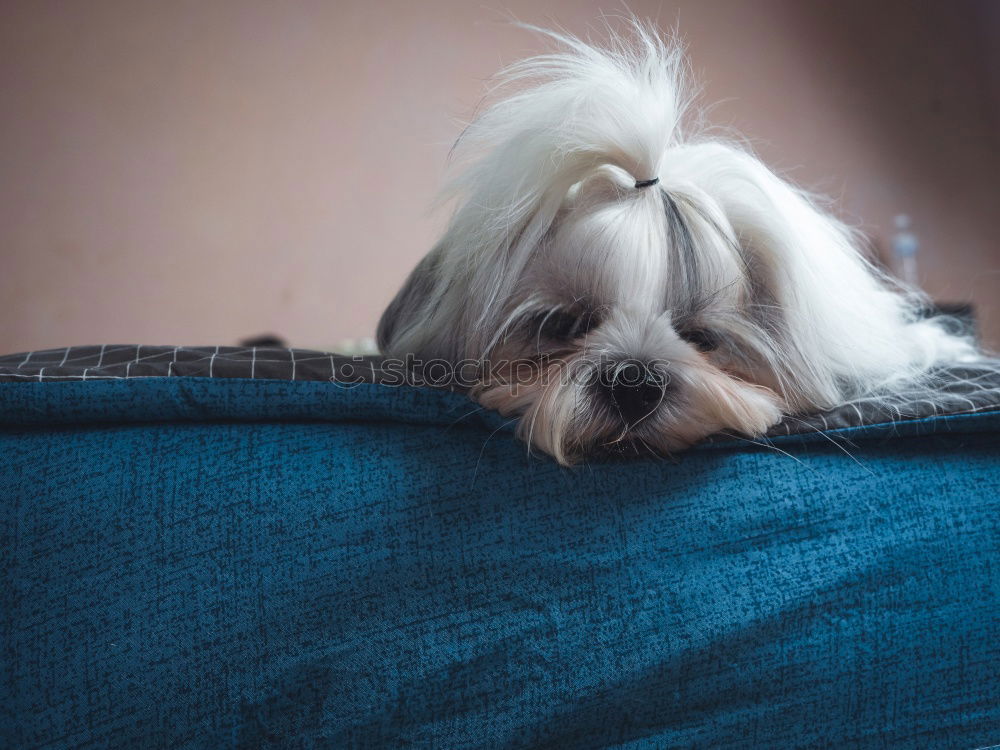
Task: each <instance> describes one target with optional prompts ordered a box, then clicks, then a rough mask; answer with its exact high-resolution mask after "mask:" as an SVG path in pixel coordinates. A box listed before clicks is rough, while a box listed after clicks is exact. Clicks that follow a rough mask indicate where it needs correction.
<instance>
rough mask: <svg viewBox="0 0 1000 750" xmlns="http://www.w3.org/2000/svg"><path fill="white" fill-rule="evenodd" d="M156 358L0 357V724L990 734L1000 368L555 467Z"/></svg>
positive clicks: (447, 400)
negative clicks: (953, 382) (948, 394)
mask: <svg viewBox="0 0 1000 750" xmlns="http://www.w3.org/2000/svg"><path fill="white" fill-rule="evenodd" d="M133 350H134V351H133ZM172 352H173V353H172V354H171V349H156V348H152V347H147V348H146V352H145V353H144V352H142V351H140V350H139V349H138V348H136V347H130V348H128V349H126V348H121V349H120V350H119V349H116V348H114V347H102V348H100V352H99V354H98V350H97V349H96V348H95V349H80V350H77V351H76V352H73V351H68V352H67V351H63V350H60V351H56V352H47V353H40V354H39V353H32V354H28V355H24V354H21V355H16V356H12V357H6V358H0V503H2V505H0V517H2V524H0V534H2V540H0V541H2V544H0V556H2V557H0V560H2V571H3V587H2V593H0V622H2V626H3V631H2V632H3V654H4V666H3V680H2V682H0V747H5V748H6V747H9V748H36V747H37V748H42V747H44V748H61V747H122V748H227V747H246V748H256V747H275V748H278V747H281V748H284V747H288V748H321V747H336V748H342V747H343V748H381V747H387V748H397V747H415V748H423V747H428V748H429V747H435V748H612V747H614V748H668V747H704V748H730V747H732V748H739V747H780V748H794V747H836V748H920V747H930V748H957V747H961V748H979V747H984V746H989V745H997V744H1000V396H998V394H1000V383H996V384H990V383H985V384H984V383H983V382H981V381H980V382H978V383H977V384H976V389H975V393H973V392H971V391H970V390H966V391H962V393H961V394H960V396H961V398H964V399H965V400H966V401H967V402H968V403H969V404H971V406H970V407H966V408H965V411H964V412H963V411H962V409H961V408H958V407H956V409H954V410H953V411H952V412H951V413H940V410H938V411H935V412H934V413H933V414H929V415H926V414H925V415H924V416H910V417H906V418H903V417H900V418H897V419H894V420H891V421H886V420H883V421H877V420H874V421H873V420H872V419H871V418H868V419H865V418H864V417H863V416H862V415H861V414H860V413H859V415H858V421H857V423H856V424H854V425H853V426H835V425H838V424H841V422H842V421H843V420H844V419H847V417H845V416H844V415H843V414H839V415H826V417H824V418H825V420H826V421H825V422H824V424H826V425H827V429H825V430H822V429H816V428H815V424H813V423H811V424H810V427H811V429H807V430H805V431H803V432H799V433H797V434H796V433H794V432H793V431H792V430H791V429H789V428H787V426H786V428H785V431H784V434H776V435H774V436H773V437H772V439H771V440H769V441H767V445H766V446H763V447H761V446H756V445H752V444H749V443H743V442H732V441H728V442H727V441H718V442H714V443H712V442H710V443H708V444H706V445H704V446H702V447H699V448H697V449H694V450H691V451H689V452H687V453H686V454H684V455H683V456H681V457H679V460H677V461H676V462H670V461H657V460H652V459H649V460H643V461H637V460H617V461H605V462H599V463H591V464H586V465H582V466H579V467H575V468H572V469H564V468H560V467H559V466H557V465H556V464H554V463H553V462H552V461H550V460H548V459H547V458H544V457H537V456H529V455H528V453H527V451H526V449H525V446H524V445H523V444H521V443H519V442H517V441H516V440H515V439H514V438H513V435H512V433H511V430H510V426H509V425H508V424H507V423H506V422H505V421H504V420H502V419H500V418H499V417H497V416H496V415H494V414H489V413H485V412H483V411H481V410H477V409H476V407H475V405H474V404H471V403H470V402H469V401H468V399H466V398H465V397H464V396H462V395H460V394H456V393H449V392H445V391H441V390H433V389H427V388H415V387H408V386H407V387H395V388H394V387H389V386H387V385H381V384H378V383H377V382H374V381H373V380H372V379H371V378H360V379H358V378H353V379H352V378H345V379H343V380H342V381H340V382H338V381H337V374H336V372H335V370H337V365H338V362H339V363H340V369H341V370H343V369H344V362H343V361H340V360H335V359H333V358H330V357H329V355H325V354H319V353H308V352H298V355H297V358H296V353H295V352H291V354H289V353H288V350H280V351H266V352H261V351H256V350H254V351H253V352H252V358H251V356H250V354H248V353H247V352H245V351H240V350H224V349H220V348H209V349H187V350H184V349H179V348H175V349H173V350H172ZM98 357H99V359H98ZM25 359H26V360H27V361H25ZM290 363H292V364H291V368H290V369H289V367H288V365H289V364H290ZM328 365H329V368H330V371H329V373H328V374H327V372H326V370H324V369H323V368H325V367H327V366H328ZM206 368H208V369H206ZM355 369H356V370H360V371H364V370H365V367H364V366H359V367H358V368H355ZM209 375H211V377H209ZM331 377H332V378H333V381H331ZM359 380H360V381H363V382H359ZM348 381H349V382H348ZM994 386H996V388H995V389H994V391H993V392H992V393H990V389H991V388H993V387H994ZM984 392H985V395H984ZM956 403H957V402H956ZM900 413H901V414H902V411H901V412H900ZM869 417H870V415H869ZM838 420H840V421H838Z"/></svg>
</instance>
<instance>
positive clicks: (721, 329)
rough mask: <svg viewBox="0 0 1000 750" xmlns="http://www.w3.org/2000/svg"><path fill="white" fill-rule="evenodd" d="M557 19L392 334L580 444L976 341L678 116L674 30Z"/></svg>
mask: <svg viewBox="0 0 1000 750" xmlns="http://www.w3.org/2000/svg"><path fill="white" fill-rule="evenodd" d="M550 36H553V37H554V38H555V39H556V41H557V42H559V43H560V44H561V45H562V50H561V51H559V52H557V53H554V54H550V55H545V56H542V57H537V58H532V59H529V60H527V61H524V62H522V63H519V64H517V65H515V66H513V67H512V68H510V69H508V70H507V72H506V75H505V78H504V81H505V83H506V84H507V85H508V86H516V87H517V90H516V91H514V92H513V93H511V94H509V95H508V96H507V97H506V98H501V99H499V101H497V102H496V103H495V104H493V105H492V106H491V107H489V108H488V109H486V111H485V112H484V113H483V114H481V115H480V116H479V117H478V118H477V119H476V120H475V121H474V122H473V123H472V124H471V125H470V126H469V127H468V128H467V129H466V131H465V133H464V134H463V135H462V137H461V139H460V140H459V143H458V144H457V148H456V153H457V158H458V159H457V160H458V163H459V167H460V168H459V170H458V176H457V177H456V178H455V179H454V181H453V182H452V183H451V185H450V186H449V190H448V194H449V195H450V196H453V197H454V198H456V199H457V205H456V210H455V214H454V216H453V218H452V221H451V223H450V225H449V227H448V230H447V231H446V233H445V235H444V237H443V238H442V240H441V242H440V243H439V244H438V246H437V247H436V248H435V249H434V250H433V251H432V252H431V253H430V254H429V255H428V256H427V257H425V258H424V260H423V261H422V262H421V263H420V264H419V266H418V267H417V268H416V270H415V271H414V272H413V273H412V274H411V276H410V278H409V280H408V281H407V282H406V284H405V286H404V288H403V289H402V290H401V291H400V292H399V294H398V295H397V297H396V298H395V300H393V302H392V303H391V305H390V306H389V308H388V309H387V310H386V312H385V314H384V315H383V318H382V321H381V323H380V325H379V334H378V338H379V344H380V347H381V348H382V350H383V352H384V353H385V354H387V355H390V356H403V355H406V354H412V355H414V356H415V357H417V358H418V359H423V360H425V361H426V360H431V359H444V360H446V361H447V362H451V363H453V364H458V363H462V362H464V363H466V366H467V364H468V362H469V361H472V362H474V363H475V364H476V365H477V367H478V369H477V372H478V378H477V382H476V383H474V384H471V392H472V394H473V396H474V397H475V398H476V399H477V400H479V401H480V402H481V403H482V404H484V405H486V406H488V407H491V408H495V409H498V410H499V411H501V412H503V413H505V414H511V415H517V416H520V417H521V421H520V432H521V435H522V436H523V437H525V439H527V440H528V441H529V442H530V443H532V444H533V445H535V446H537V447H539V448H541V449H543V450H544V451H546V452H548V453H550V454H551V455H553V456H555V457H556V458H557V459H558V460H560V461H561V462H566V463H568V462H571V461H573V460H574V459H576V458H578V457H580V456H582V455H586V454H589V453H591V452H594V451H598V450H601V449H603V448H618V449H620V448H627V449H631V450H637V451H645V450H647V449H648V450H650V451H652V452H654V453H664V452H670V451H674V450H677V449H679V448H682V447H685V446H687V445H690V444H691V443H693V442H695V441H697V440H699V439H701V438H703V437H705V436H707V435H709V434H711V433H714V432H719V431H726V430H732V431H735V432H738V433H742V434H745V435H751V436H752V435H759V434H761V433H763V432H765V431H766V430H767V428H768V427H769V426H771V425H773V424H774V423H775V422H777V421H778V420H779V419H780V418H781V415H782V414H783V413H790V412H799V411H806V410H810V409H816V408H820V407H828V406H832V405H834V404H836V403H838V402H841V401H843V400H845V399H848V398H852V397H855V396H857V395H858V394H861V393H866V392H875V391H876V390H877V389H878V388H882V387H885V386H887V385H889V384H891V383H893V382H895V381H898V380H899V379H900V378H904V377H910V376H912V375H913V374H914V372H916V371H918V370H920V369H921V368H924V369H926V368H927V367H928V366H930V365H931V364H932V363H933V362H935V361H938V360H940V359H943V358H947V357H952V356H957V355H959V354H961V353H962V352H964V351H966V350H967V349H968V345H967V344H966V343H965V342H963V341H960V340H958V339H954V338H952V337H950V336H949V335H948V334H947V333H946V332H945V331H944V330H943V329H941V328H940V327H939V326H938V325H937V324H935V323H933V322H928V321H918V320H916V316H915V314H914V312H913V310H914V305H915V302H914V299H913V298H912V297H911V296H907V295H904V294H903V293H901V292H900V291H899V290H898V289H895V288H893V287H892V286H891V285H889V284H888V283H886V280H885V278H884V277H883V276H882V275H881V274H879V273H878V272H876V271H875V270H874V269H873V267H872V266H871V265H870V264H869V263H868V262H867V261H866V260H865V259H864V257H863V256H862V254H861V253H860V252H859V251H858V249H857V246H856V240H855V238H854V236H853V235H852V234H851V232H850V231H849V230H847V229H846V228H845V227H843V226H842V225H841V224H839V223H838V222H837V221H835V220H834V219H832V218H831V217H829V216H827V215H826V214H824V213H823V212H822V211H820V210H819V209H818V208H817V207H816V206H815V204H814V203H813V202H812V201H811V200H810V199H809V198H808V197H807V196H805V195H804V194H803V193H801V192H800V191H798V190H796V189H795V188H793V187H791V186H790V185H788V184H787V183H786V182H784V181H783V180H781V179H780V178H779V177H777V176H776V175H775V174H774V173H772V172H771V171H770V170H768V169H767V167H765V166H764V165H763V164H762V163H761V162H759V161H758V160H757V159H756V158H754V157H753V156H752V155H750V154H749V153H747V152H746V151H744V150H743V149H741V148H738V147H736V146H734V145H732V144H729V143H726V142H722V141H718V140H711V139H707V138H704V137H701V136H699V135H689V134H687V133H686V132H685V127H684V123H685V109H686V101H687V100H686V98H685V94H684V90H685V89H684V85H683V79H684V75H683V72H684V67H683V58H682V56H681V54H680V52H679V51H678V48H677V47H676V46H672V45H670V44H667V43H665V42H663V41H662V40H661V39H660V38H658V37H657V36H656V35H654V34H653V33H652V32H651V31H649V30H648V29H645V28H643V27H641V26H639V25H635V27H634V28H633V29H632V34H631V35H630V37H629V38H628V39H622V38H616V39H614V40H613V41H612V43H611V45H610V46H609V47H607V48H603V49H599V48H595V47H592V46H590V45H588V44H585V43H583V42H581V41H579V40H577V39H574V38H570V37H566V36H562V35H550ZM466 371H467V369H466Z"/></svg>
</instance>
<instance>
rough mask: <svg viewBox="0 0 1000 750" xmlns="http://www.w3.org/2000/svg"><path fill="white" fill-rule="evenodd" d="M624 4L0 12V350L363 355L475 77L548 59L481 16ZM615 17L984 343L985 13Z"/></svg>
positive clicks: (428, 223)
mask: <svg viewBox="0 0 1000 750" xmlns="http://www.w3.org/2000/svg"><path fill="white" fill-rule="evenodd" d="M622 7H623V6H622V5H621V3H619V2H607V3H599V2H589V1H588V2H570V1H569V0H504V2H503V3H502V4H497V5H495V6H492V5H491V6H483V5H479V4H477V3H472V2H463V1H462V0H428V1H427V2H414V1H413V0H399V1H388V2H379V1H377V0H375V1H368V2H364V1H361V0H357V1H353V2H348V1H346V0H329V1H326V2H323V1H320V0H316V1H306V0H296V1H294V2H281V3H278V2H272V1H270V0H210V1H206V0H163V1H161V2H145V1H144V0H86V1H84V0H76V1H75V2H53V1H50V0H25V1H19V0H4V2H3V3H2V4H0V91H2V93H3V104H2V110H0V299H2V301H3V307H2V309H3V312H2V313H0V352H11V351H18V350H28V349H39V348H45V347H60V346H66V345H80V344H101V343H143V344H186V345H197V344H235V343H236V342H237V341H238V340H240V339H243V338H246V337H248V336H253V335H256V334H261V333H265V332H269V333H275V334H278V335H280V336H282V337H283V338H285V339H286V340H287V341H288V342H289V343H290V344H291V345H294V346H300V347H313V348H322V349H331V348H333V349H336V348H340V349H343V348H347V347H349V346H350V345H351V342H350V341H347V342H345V339H353V340H358V339H363V338H365V337H369V336H371V335H372V334H373V331H374V327H375V323H376V321H377V319H378V316H379V313H380V312H381V310H382V308H383V307H384V306H385V305H386V303H387V302H388V301H389V299H390V298H391V297H392V295H393V293H394V292H395V290H396V289H397V288H398V287H399V285H400V284H401V282H402V281H403V278H404V276H405V275H406V274H407V273H408V271H409V270H410V268H411V267H412V266H413V265H414V264H415V263H416V262H417V260H418V259H419V258H420V257H421V256H422V255H423V254H424V253H425V252H426V251H427V250H428V249H429V248H430V246H431V245H432V243H433V242H434V239H435V236H436V235H437V233H438V232H439V231H440V229H441V227H442V225H443V221H444V218H445V217H444V216H441V215H431V214H429V213H428V207H429V205H430V202H431V199H432V197H433V194H434V192H435V190H436V189H437V187H438V185H439V183H440V180H441V176H442V173H443V170H444V165H445V158H446V155H447V152H448V149H449V147H450V145H451V143H452V141H453V140H454V139H455V137H456V136H457V135H458V133H459V131H460V130H461V127H462V120H463V118H466V117H468V116H469V114H470V113H471V112H472V110H473V108H474V106H475V104H476V102H477V101H478V100H479V98H480V97H481V95H482V93H483V90H484V86H485V82H486V79H487V78H488V77H489V76H490V75H491V74H492V73H493V72H495V71H496V70H497V68H498V67H500V66H501V65H503V64H506V63H509V62H512V61H514V60H515V59H517V58H519V57H521V56H523V55H526V54H530V53H533V52H538V51H541V50H542V49H543V48H544V43H543V42H542V41H541V40H539V39H538V38H536V37H533V36H532V35H531V34H529V33H526V32H524V31H520V30H518V29H515V28H512V27H510V26H509V25H505V23H504V20H505V19H508V18H510V17H512V16H513V17H516V18H518V19H520V20H523V21H529V22H533V23H538V24H543V25H553V24H558V25H560V26H562V27H564V28H565V29H567V30H569V31H571V32H574V33H578V34H586V33H587V32H588V29H592V30H594V35H595V37H600V23H599V21H598V19H599V14H600V12H601V11H602V10H604V11H607V12H609V13H615V12H620V11H621V9H622ZM628 7H629V9H630V10H631V11H633V12H634V13H635V14H636V15H638V16H640V17H648V18H656V19H658V21H659V23H660V25H661V26H663V27H664V28H669V27H671V26H674V25H675V24H676V25H677V26H678V28H679V29H680V31H681V34H682V35H683V37H684V38H685V39H686V42H687V45H688V49H689V53H690V57H691V61H692V65H693V68H694V70H695V72H696V74H697V77H698V78H699V80H700V81H701V84H702V96H701V102H702V103H704V104H709V103H714V106H713V108H712V119H713V120H714V122H715V123H717V124H720V125H723V126H727V127H735V128H738V129H739V130H741V131H742V132H743V133H744V134H745V135H746V136H747V138H748V139H749V141H750V143H752V144H753V146H754V148H755V149H756V151H757V152H758V154H759V155H760V156H762V157H763V158H764V159H765V161H767V162H768V163H769V164H770V165H771V166H772V167H774V168H776V169H777V170H778V171H780V172H781V173H782V174H784V175H786V176H788V177H790V178H791V179H793V180H794V181H796V182H797V183H798V184H800V185H802V186H805V187H807V188H809V189H812V190H816V191H820V192H822V193H825V194H827V195H829V196H831V197H832V198H833V199H834V200H835V201H836V206H837V209H836V210H837V211H838V213H839V214H840V216H841V217H842V218H844V219H845V220H846V221H848V222H849V223H850V224H852V225H854V226H857V227H859V228H860V229H862V230H863V231H864V232H866V233H867V234H868V236H869V237H870V238H871V241H872V248H873V252H874V253H875V254H876V255H877V256H878V258H879V259H880V261H881V262H882V263H884V264H885V265H887V266H889V267H890V268H893V269H899V268H900V261H899V258H898V257H897V253H896V249H898V250H902V251H903V252H904V253H905V252H908V251H909V249H912V247H913V245H914V243H913V238H914V237H915V238H916V240H917V242H918V243H919V244H918V253H917V256H916V271H915V272H916V274H917V275H918V278H919V281H920V283H921V284H922V285H923V287H924V288H925V289H926V290H927V291H928V292H929V293H930V294H931V295H932V296H933V298H934V299H935V300H936V301H939V302H944V303H972V304H974V306H975V310H976V315H977V317H978V321H979V326H980V331H981V333H982V336H983V338H984V340H985V342H986V343H987V344H989V345H991V346H993V347H1000V187H998V185H1000V1H997V0H949V1H948V2H944V1H938V2H919V1H917V0H890V1H880V0H863V1H862V0H837V1H836V2H807V1H805V0H753V1H746V2H728V1H723V0H692V1H691V2H686V1H685V2H676V1H672V0H655V2H646V1H644V0H629V2H628ZM900 214H906V215H908V216H909V217H910V229H909V232H908V233H907V232H900V231H899V230H898V229H897V227H896V226H895V224H894V222H895V218H896V217H897V215H900ZM909 235H912V236H909ZM894 248H896V249H894Z"/></svg>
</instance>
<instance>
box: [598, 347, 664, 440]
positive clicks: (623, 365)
mask: <svg viewBox="0 0 1000 750" xmlns="http://www.w3.org/2000/svg"><path fill="white" fill-rule="evenodd" d="M669 385H670V377H669V375H667V373H666V372H665V371H664V370H663V369H662V368H660V367H653V366H651V365H649V364H647V363H645V362H640V361H639V360H637V359H625V360H622V361H620V362H614V363H612V364H610V365H607V366H606V367H605V368H604V369H603V370H602V371H601V377H600V381H599V388H600V390H601V392H602V393H603V394H604V396H605V397H606V398H607V399H608V400H609V401H610V402H611V405H612V406H613V407H614V408H615V409H617V410H618V411H619V413H620V414H621V415H622V418H623V419H624V420H625V421H626V422H628V423H630V424H632V423H635V422H638V421H639V420H640V419H643V418H644V417H645V416H647V415H648V414H650V413H651V412H652V411H653V410H654V409H656V407H657V406H658V405H659V403H660V402H661V401H662V400H663V397H664V395H665V394H666V392H667V388H668V387H669Z"/></svg>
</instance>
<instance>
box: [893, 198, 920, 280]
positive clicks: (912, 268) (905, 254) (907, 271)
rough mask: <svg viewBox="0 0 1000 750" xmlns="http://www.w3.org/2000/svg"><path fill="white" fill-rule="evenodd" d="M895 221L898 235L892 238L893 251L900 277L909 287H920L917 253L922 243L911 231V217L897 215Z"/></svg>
mask: <svg viewBox="0 0 1000 750" xmlns="http://www.w3.org/2000/svg"><path fill="white" fill-rule="evenodd" d="M893 221H894V222H895V224H896V233H895V234H894V235H893V236H892V250H893V252H894V253H895V254H896V263H897V266H898V268H899V276H900V278H901V279H902V280H903V281H905V282H906V283H907V284H908V285H909V286H912V287H919V286H920V283H919V278H918V275H917V251H918V250H919V249H920V242H919V240H917V235H915V234H914V233H913V232H912V231H910V217H909V216H907V215H906V214H897V215H896V217H895V218H894V219H893Z"/></svg>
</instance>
